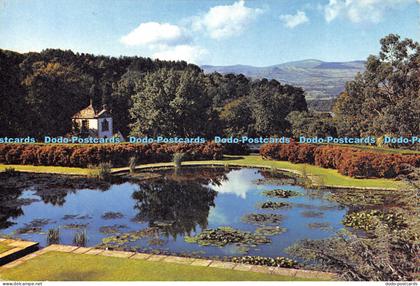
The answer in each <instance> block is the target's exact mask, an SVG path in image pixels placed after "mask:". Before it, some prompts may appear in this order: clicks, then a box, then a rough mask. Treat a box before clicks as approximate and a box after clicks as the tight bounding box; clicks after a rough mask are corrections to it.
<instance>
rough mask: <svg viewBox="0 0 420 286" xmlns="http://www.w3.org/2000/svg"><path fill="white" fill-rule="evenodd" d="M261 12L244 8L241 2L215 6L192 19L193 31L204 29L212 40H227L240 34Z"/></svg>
mask: <svg viewBox="0 0 420 286" xmlns="http://www.w3.org/2000/svg"><path fill="white" fill-rule="evenodd" d="M262 12H263V11H262V9H258V8H255V9H254V8H249V7H246V6H245V1H243V0H240V1H237V2H235V3H233V4H232V5H220V6H215V7H212V8H210V10H209V11H208V12H207V13H206V14H204V15H201V16H197V17H195V18H194V20H193V29H194V30H196V31H197V30H203V29H204V30H206V31H207V32H208V33H209V35H210V37H211V38H213V39H222V38H228V37H231V36H235V35H238V34H240V33H242V32H243V31H244V29H245V28H246V26H247V25H248V24H249V23H250V22H252V21H253V20H255V19H256V17H257V16H258V15H260V14H261V13H262Z"/></svg>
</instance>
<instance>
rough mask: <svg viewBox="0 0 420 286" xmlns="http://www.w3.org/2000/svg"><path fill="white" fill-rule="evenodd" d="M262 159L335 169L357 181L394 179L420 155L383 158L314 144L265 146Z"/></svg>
mask: <svg viewBox="0 0 420 286" xmlns="http://www.w3.org/2000/svg"><path fill="white" fill-rule="evenodd" d="M260 154H261V155H262V157H263V158H265V159H271V160H283V161H290V162H292V163H308V164H312V165H316V166H320V167H323V168H330V169H336V170H338V172H339V173H340V174H343V175H347V176H351V177H360V178H395V177H397V176H399V175H406V174H407V173H408V172H410V169H411V167H419V166H420V155H400V154H385V153H378V152H369V151H363V150H359V149H356V148H349V147H342V146H329V145H322V146H317V145H313V144H295V143H291V144H267V145H263V146H262V147H261V149H260Z"/></svg>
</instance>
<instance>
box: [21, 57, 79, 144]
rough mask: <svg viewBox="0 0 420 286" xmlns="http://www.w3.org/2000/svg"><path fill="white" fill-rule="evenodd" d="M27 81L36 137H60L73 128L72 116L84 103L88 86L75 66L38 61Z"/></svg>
mask: <svg viewBox="0 0 420 286" xmlns="http://www.w3.org/2000/svg"><path fill="white" fill-rule="evenodd" d="M32 69H33V73H31V74H29V75H28V76H27V77H26V78H25V79H24V80H23V86H24V87H25V88H26V90H27V95H26V97H25V100H26V103H27V104H28V106H29V107H30V110H28V113H29V114H28V116H29V120H28V122H27V124H28V125H30V126H29V127H30V128H29V130H32V131H33V135H34V136H36V137H43V136H59V135H64V134H66V133H68V132H69V131H71V116H72V115H73V114H74V113H76V112H77V111H79V110H80V109H81V108H83V107H84V106H83V105H84V103H83V102H84V101H83V99H84V98H87V95H86V94H84V93H83V91H86V90H87V88H86V86H85V87H84V86H83V78H81V77H80V76H79V74H78V72H77V71H76V70H74V69H73V68H72V67H66V66H63V65H61V64H59V63H45V62H35V63H34V64H33V67H32Z"/></svg>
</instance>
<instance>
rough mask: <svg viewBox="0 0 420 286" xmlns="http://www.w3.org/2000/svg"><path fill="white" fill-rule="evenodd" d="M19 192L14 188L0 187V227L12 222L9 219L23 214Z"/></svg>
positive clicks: (20, 191) (8, 225) (9, 224)
mask: <svg viewBox="0 0 420 286" xmlns="http://www.w3.org/2000/svg"><path fill="white" fill-rule="evenodd" d="M21 194H22V190H19V189H16V188H3V187H2V188H0V229H2V228H8V227H10V226H11V225H13V224H14V223H13V222H11V221H10V219H13V218H17V217H18V216H21V215H23V211H22V204H23V202H22V200H20V199H19V197H20V195H21Z"/></svg>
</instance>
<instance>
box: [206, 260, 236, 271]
mask: <svg viewBox="0 0 420 286" xmlns="http://www.w3.org/2000/svg"><path fill="white" fill-rule="evenodd" d="M235 266H236V263H233V262H223V261H213V262H212V263H210V265H209V267H216V268H223V269H233V268H234V267H235Z"/></svg>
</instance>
